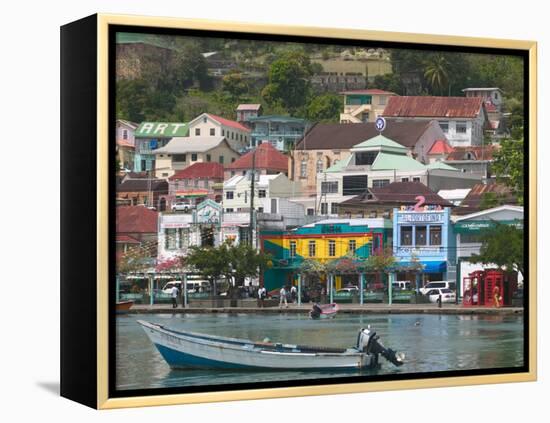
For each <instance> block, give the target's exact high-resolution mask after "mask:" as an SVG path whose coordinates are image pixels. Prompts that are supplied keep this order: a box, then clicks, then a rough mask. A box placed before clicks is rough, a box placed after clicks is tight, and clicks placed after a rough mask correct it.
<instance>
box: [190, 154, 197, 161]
mask: <svg viewBox="0 0 550 423" xmlns="http://www.w3.org/2000/svg"><path fill="white" fill-rule="evenodd" d="M191 161H192V162H196V161H197V154H196V153H193V154H191Z"/></svg>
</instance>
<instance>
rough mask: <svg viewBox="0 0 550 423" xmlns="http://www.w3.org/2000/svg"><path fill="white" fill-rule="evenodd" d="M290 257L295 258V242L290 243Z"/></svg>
mask: <svg viewBox="0 0 550 423" xmlns="http://www.w3.org/2000/svg"><path fill="white" fill-rule="evenodd" d="M290 257H291V258H294V257H296V241H290Z"/></svg>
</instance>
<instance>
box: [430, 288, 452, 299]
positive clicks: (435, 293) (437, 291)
mask: <svg viewBox="0 0 550 423" xmlns="http://www.w3.org/2000/svg"><path fill="white" fill-rule="evenodd" d="M439 295H441V302H442V303H454V302H456V294H455V293H454V292H453V291H451V290H450V289H447V288H434V289H431V290H429V291H428V292H427V293H426V296H427V297H428V298H429V299H430V303H437V300H438V298H439Z"/></svg>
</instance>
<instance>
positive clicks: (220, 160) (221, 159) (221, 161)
mask: <svg viewBox="0 0 550 423" xmlns="http://www.w3.org/2000/svg"><path fill="white" fill-rule="evenodd" d="M219 162H220V164H223V156H220V159H219Z"/></svg>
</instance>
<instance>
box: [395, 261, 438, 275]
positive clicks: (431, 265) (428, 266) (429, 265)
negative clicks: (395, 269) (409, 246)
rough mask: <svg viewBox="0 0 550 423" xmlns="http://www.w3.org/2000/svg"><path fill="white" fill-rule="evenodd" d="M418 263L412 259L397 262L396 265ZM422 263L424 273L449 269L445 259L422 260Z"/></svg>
mask: <svg viewBox="0 0 550 423" xmlns="http://www.w3.org/2000/svg"><path fill="white" fill-rule="evenodd" d="M416 264H417V263H413V262H410V261H400V262H397V263H395V265H396V266H403V267H412V266H413V265H416ZM420 264H422V265H423V266H424V268H423V269H422V270H421V272H422V273H443V272H446V271H447V262H445V261H420Z"/></svg>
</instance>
